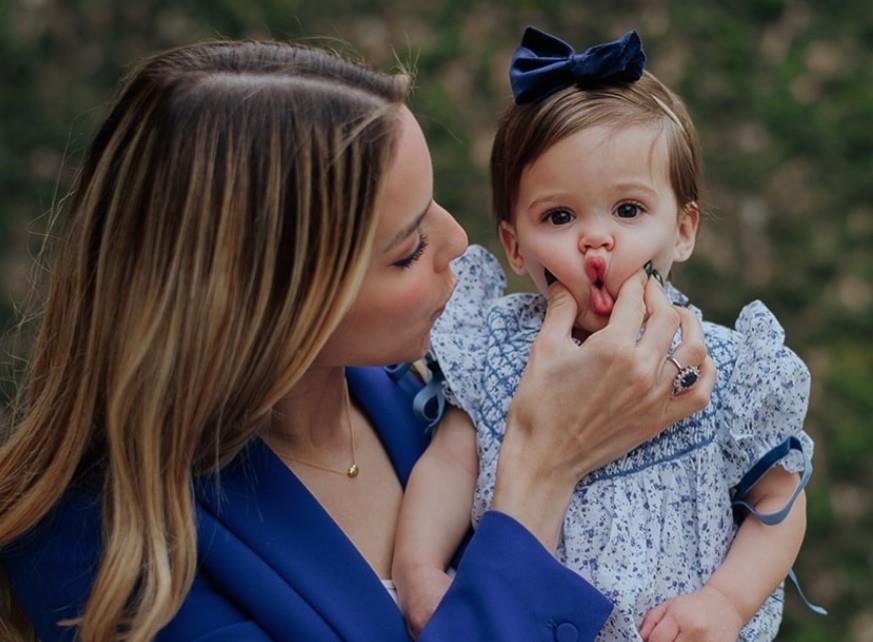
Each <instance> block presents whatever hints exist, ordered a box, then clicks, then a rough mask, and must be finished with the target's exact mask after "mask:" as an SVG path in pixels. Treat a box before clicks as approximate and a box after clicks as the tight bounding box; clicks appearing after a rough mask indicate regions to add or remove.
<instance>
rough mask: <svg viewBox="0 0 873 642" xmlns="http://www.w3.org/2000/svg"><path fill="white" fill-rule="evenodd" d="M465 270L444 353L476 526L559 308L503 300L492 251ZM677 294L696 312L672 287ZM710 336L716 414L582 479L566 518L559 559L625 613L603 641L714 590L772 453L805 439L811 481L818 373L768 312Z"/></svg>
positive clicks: (712, 330)
mask: <svg viewBox="0 0 873 642" xmlns="http://www.w3.org/2000/svg"><path fill="white" fill-rule="evenodd" d="M453 268H454V270H455V273H456V274H457V276H458V287H457V289H456V291H455V293H454V295H453V296H452V299H451V301H450V303H449V305H448V306H447V309H446V311H445V313H444V314H443V315H442V316H441V317H440V319H439V320H438V322H437V324H436V327H435V328H434V331H433V335H432V350H433V353H434V355H435V357H436V358H437V360H438V361H439V364H440V366H441V368H442V371H443V374H444V376H445V393H446V397H447V398H448V400H449V402H450V403H452V404H453V405H456V406H459V407H460V408H462V409H463V410H465V411H466V412H467V413H468V414H469V415H470V417H471V418H472V420H473V422H474V424H475V426H476V432H477V441H478V451H479V467H480V468H479V470H480V472H479V478H478V483H477V487H476V495H475V500H474V506H473V521H474V524H476V523H478V520H479V519H480V518H481V516H482V514H483V513H484V512H485V510H486V509H487V508H488V505H489V503H490V501H491V497H492V494H493V491H494V479H495V474H496V468H497V455H498V452H499V450H500V445H501V442H502V439H503V431H504V427H505V421H506V414H507V411H508V408H509V403H510V400H511V399H512V396H513V394H514V393H515V390H516V388H517V386H518V383H519V380H520V379H521V375H522V372H523V371H524V368H525V365H526V364H527V360H528V355H529V352H530V349H531V346H532V344H533V341H534V339H535V338H536V336H537V333H538V332H539V330H540V327H541V326H542V322H543V318H544V314H545V303H546V301H545V299H544V298H543V297H542V296H540V295H538V294H512V295H508V296H503V289H504V287H505V278H504V275H503V272H502V269H501V267H500V265H499V263H498V262H497V260H496V259H495V258H494V257H493V256H492V255H491V254H489V253H488V252H487V251H486V250H484V249H483V248H481V247H477V246H472V247H470V249H469V250H468V251H467V253H466V254H465V255H464V256H462V257H460V258H459V259H457V261H456V262H455V264H454V265H453ZM667 292H668V294H669V296H670V297H671V299H672V300H673V301H675V302H677V303H681V304H683V305H687V304H688V301H687V299H686V298H685V297H684V296H683V295H682V294H681V293H679V292H678V291H677V290H676V289H674V288H673V287H672V286H669V285H668V287H667ZM689 307H690V306H689ZM692 309H694V308H692ZM694 310H695V313H696V314H698V315H699V311H697V310H696V309H694ZM703 328H704V333H705V337H706V343H707V346H708V349H709V353H710V355H711V357H712V359H713V361H714V362H715V365H716V368H717V370H718V376H717V382H716V385H715V389H714V390H713V392H712V397H711V402H710V404H709V406H708V407H707V408H705V409H704V410H703V411H701V412H698V413H696V414H695V415H693V416H691V417H689V418H687V419H685V420H683V421H680V422H679V423H677V424H675V425H673V426H671V427H670V428H668V429H667V430H666V431H664V432H663V433H662V434H661V435H659V436H658V437H656V438H654V439H652V440H651V441H649V442H647V443H645V444H643V445H642V446H640V447H639V448H637V449H636V450H634V451H632V452H631V453H630V454H628V455H627V456H625V457H624V458H622V459H620V460H618V461H615V462H613V463H611V464H609V465H607V466H605V467H603V468H601V469H600V470H597V471H595V472H594V473H592V474H591V475H589V476H588V477H587V478H585V479H584V480H583V481H581V482H580V483H579V485H578V486H577V488H576V490H575V493H574V494H573V497H572V500H571V502H570V506H569V509H568V511H567V515H566V518H565V520H564V527H563V533H562V537H561V541H560V544H559V547H558V557H559V559H560V560H561V561H562V562H563V563H564V564H566V565H567V566H568V567H569V568H571V569H573V570H575V571H577V572H578V573H580V574H581V575H583V576H584V577H585V578H586V579H587V580H588V581H590V582H591V583H592V584H593V585H594V586H596V587H597V588H598V589H599V590H600V591H602V592H603V593H604V594H605V595H606V596H607V597H608V598H609V599H610V600H612V601H613V603H614V604H615V609H614V611H613V613H612V615H611V616H610V619H609V620H608V622H607V624H606V626H605V627H604V628H603V630H602V633H601V635H600V637H599V638H598V640H601V641H606V640H616V641H617V640H622V641H623V640H639V639H641V638H639V634H638V629H639V625H640V623H641V621H642V618H643V617H644V615H645V614H646V612H647V611H648V610H649V609H651V608H653V607H654V606H656V605H658V604H660V603H662V602H664V601H665V600H667V599H669V598H672V597H675V596H677V595H681V594H685V593H690V592H693V591H695V590H697V589H699V588H701V587H702V586H703V584H704V582H705V581H706V580H707V578H709V577H710V576H711V575H712V573H713V572H714V571H715V570H716V569H717V568H718V567H719V565H720V564H721V563H722V560H723V559H724V558H725V555H726V553H727V551H728V549H729V548H730V545H731V542H732V540H733V537H734V535H735V533H736V528H737V527H736V525H735V523H734V518H733V511H732V506H731V502H732V493H733V492H734V490H735V489H736V487H737V485H738V484H739V483H740V481H741V479H742V478H743V477H744V475H745V474H746V473H747V472H748V471H749V470H750V469H751V468H752V466H753V465H754V464H755V463H756V462H758V461H759V459H760V458H761V457H762V456H763V455H765V454H766V453H768V452H769V451H771V449H773V448H774V447H775V446H777V445H778V444H780V443H782V442H784V441H785V440H786V438H788V437H791V436H794V437H796V438H797V442H795V443H798V442H799V443H800V444H801V445H802V451H798V450H796V449H795V450H792V451H790V452H789V454H788V455H787V456H785V457H783V458H782V459H781V460H780V461H779V464H781V465H782V466H783V467H784V468H785V469H786V470H788V471H790V472H800V471H802V470H804V468H805V466H806V465H807V462H808V459H807V457H811V455H812V448H813V443H812V440H811V439H810V438H809V436H808V435H807V434H806V433H805V432H804V431H803V421H804V416H805V414H806V407H807V399H808V396H809V381H810V377H809V371H808V370H807V368H806V366H805V365H804V364H803V362H802V361H801V360H800V359H799V358H798V357H797V356H796V355H795V354H794V353H793V352H792V351H791V350H789V349H788V348H787V347H785V345H784V343H783V342H784V338H785V335H784V332H783V330H782V328H781V326H780V325H779V323H778V322H777V321H776V319H775V318H774V317H773V315H772V314H771V313H770V311H769V310H768V309H767V308H766V307H765V306H764V305H763V304H762V303H761V302H759V301H756V302H754V303H751V304H750V305H748V306H746V307H745V308H744V309H743V310H742V312H741V313H740V315H739V318H738V319H737V322H736V329H734V330H731V329H729V328H726V327H724V326H720V325H716V324H714V323H709V322H704V323H703ZM675 343H678V338H677V339H675V340H674V344H675ZM782 598H783V587H781V586H780V587H779V588H778V589H777V590H776V591H775V592H774V593H773V594H772V595H771V596H770V597H769V598H768V599H767V601H766V602H765V603H764V605H763V606H762V607H761V609H760V610H759V611H758V613H757V614H756V615H755V616H754V618H753V619H752V620H751V621H750V622H749V623H748V625H747V626H746V627H745V628H744V629H743V631H742V635H741V637H740V639H741V640H744V641H745V640H772V639H773V638H774V637H775V636H776V633H777V631H778V628H779V622H780V620H781V617H782Z"/></svg>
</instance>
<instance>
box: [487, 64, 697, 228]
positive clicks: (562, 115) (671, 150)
mask: <svg viewBox="0 0 873 642" xmlns="http://www.w3.org/2000/svg"><path fill="white" fill-rule="evenodd" d="M601 125H602V126H606V127H633V126H640V125H642V126H652V127H659V128H661V129H662V131H663V132H664V133H665V135H666V137H667V153H668V156H669V162H670V182H671V184H672V187H673V191H674V193H675V195H676V200H677V201H678V203H679V205H680V207H682V206H685V205H688V204H689V203H692V202H698V201H699V200H700V187H701V152H700V143H699V142H698V138H697V132H696V130H695V128H694V123H693V122H692V121H691V116H689V115H688V110H687V109H686V107H685V103H683V102H682V99H681V98H679V96H677V95H676V94H675V93H673V92H672V91H670V89H669V88H668V87H667V86H666V85H664V84H663V83H662V82H661V81H660V80H658V79H657V78H656V77H655V76H653V75H652V74H650V73H649V72H647V71H646V72H643V76H642V78H640V79H639V80H638V81H636V82H632V83H616V84H610V85H606V86H603V87H598V88H594V89H581V88H579V87H576V86H572V87H568V88H567V89H563V90H561V91H559V92H557V93H555V94H553V95H551V96H549V97H548V98H546V99H545V100H542V101H539V102H535V103H530V104H525V105H510V106H509V107H508V108H507V109H506V111H505V112H504V113H503V116H502V117H501V119H500V123H499V125H498V128H497V133H496V134H495V137H494V146H493V147H492V148H491V194H492V209H493V212H494V216H495V218H496V220H497V222H498V223H500V222H501V221H507V222H511V221H512V220H513V212H514V210H515V206H516V200H517V198H518V186H519V184H520V182H521V175H522V173H523V172H524V170H525V168H526V167H527V166H529V165H530V164H531V163H533V162H534V161H535V160H537V159H538V158H539V157H540V156H542V155H543V154H544V153H545V152H546V151H547V150H548V149H549V148H550V147H552V146H553V145H555V144H556V143H558V142H560V141H562V140H564V139H565V138H568V137H569V136H572V135H573V134H576V133H578V132H580V131H582V130H584V129H588V128H591V127H597V126H601Z"/></svg>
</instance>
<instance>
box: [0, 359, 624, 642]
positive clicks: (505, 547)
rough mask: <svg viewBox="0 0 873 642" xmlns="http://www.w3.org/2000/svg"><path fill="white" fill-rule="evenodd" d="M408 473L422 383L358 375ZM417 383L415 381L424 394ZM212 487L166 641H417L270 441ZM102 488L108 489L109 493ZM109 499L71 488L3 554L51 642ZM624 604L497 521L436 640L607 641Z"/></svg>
mask: <svg viewBox="0 0 873 642" xmlns="http://www.w3.org/2000/svg"><path fill="white" fill-rule="evenodd" d="M349 380H350V385H351V387H352V388H353V393H354V394H355V396H356V399H357V400H358V401H359V402H360V403H361V404H362V406H363V407H364V408H365V410H366V411H367V412H368V414H369V416H370V418H371V420H372V421H373V424H374V426H375V428H376V430H377V431H378V433H379V436H380V438H381V439H382V442H383V444H384V446H385V448H386V451H387V452H388V454H389V456H390V458H391V460H392V462H393V464H394V467H395V470H396V471H397V474H398V478H399V479H400V480H401V482H402V483H405V481H406V478H407V477H408V473H409V471H410V470H411V468H412V465H413V464H414V462H415V460H416V459H417V458H418V457H419V456H420V455H421V453H422V452H423V450H424V448H425V447H426V445H427V443H426V439H425V438H424V437H423V435H424V434H425V433H424V432H423V428H424V426H423V425H419V424H417V423H416V420H415V419H414V417H413V415H412V410H411V403H410V401H411V398H412V396H413V395H414V394H415V392H416V390H417V387H420V385H418V384H415V382H413V381H410V380H407V381H406V382H392V381H390V380H388V379H387V378H386V375H384V371H382V369H361V371H359V372H356V373H351V374H350V377H349ZM414 384H415V385H414ZM220 479H221V483H220V484H218V485H217V484H212V483H208V481H207V482H205V483H204V484H203V486H202V488H200V491H198V502H197V506H198V508H197V528H198V573H197V577H196V579H195V581H194V584H193V586H192V588H191V590H190V592H189V593H188V595H187V597H186V599H185V601H184V603H183V604H182V606H181V608H180V610H179V612H178V613H177V614H176V616H175V617H174V618H173V620H172V621H171V622H170V623H169V624H168V625H167V626H166V627H165V629H163V630H162V631H161V633H160V634H159V635H158V636H157V642H177V641H178V642H190V641H192V640H193V641H195V642H237V641H242V642H245V641H252V642H267V641H268V640H274V641H276V642H313V641H315V640H317V641H318V642H340V641H344V642H373V641H374V640H378V641H379V642H410V638H409V636H408V634H407V631H406V626H405V624H404V622H403V618H402V615H401V614H400V611H399V610H398V609H397V607H396V605H395V604H394V603H393V602H392V601H391V598H390V597H389V595H388V593H387V592H386V591H385V589H384V588H383V587H382V585H381V583H380V581H379V578H378V577H376V575H375V574H374V573H373V570H372V568H371V567H370V566H369V565H368V564H367V562H366V560H364V559H363V557H362V556H361V555H360V553H359V552H358V551H357V549H356V548H355V547H354V545H353V544H352V543H351V542H350V541H349V540H348V539H347V538H346V536H345V534H344V533H343V532H342V531H341V529H340V528H339V527H338V526H337V525H336V523H335V522H333V520H332V519H331V518H330V516H329V515H328V514H327V512H326V511H324V509H323V508H322V507H321V505H320V504H319V503H318V502H317V500H316V499H315V498H314V497H312V496H311V495H310V494H309V492H308V491H307V489H306V488H305V487H304V486H303V485H302V484H301V483H300V482H299V480H297V479H296V478H295V477H294V476H293V473H292V472H291V471H290V470H289V469H288V468H287V467H286V466H285V465H284V464H282V462H281V461H280V460H279V459H278V458H277V457H276V456H275V455H274V454H273V453H272V451H270V450H269V448H267V447H266V446H265V445H264V444H263V443H262V442H261V441H260V440H254V441H253V443H252V444H251V445H250V446H249V447H247V448H246V449H244V451H243V453H241V455H240V456H238V457H237V458H236V459H235V460H234V461H233V462H231V463H230V464H229V465H228V466H227V467H226V468H225V469H224V470H223V471H222V473H221V475H220ZM98 488H99V485H98ZM100 522H101V514H100V502H99V491H98V490H96V489H93V488H80V489H75V488H74V489H71V491H70V492H68V493H67V495H66V496H65V498H64V499H63V500H61V502H60V503H59V505H58V506H56V507H55V508H54V509H53V510H52V511H51V512H50V513H49V515H47V517H46V518H45V519H44V520H43V521H42V522H41V523H40V524H39V525H38V526H37V527H36V528H34V529H33V531H32V532H31V533H29V534H28V535H26V536H24V537H23V538H21V540H20V541H18V542H16V543H14V544H12V545H10V546H7V547H4V548H3V549H2V550H0V563H2V565H3V567H4V570H5V571H6V574H7V576H8V578H9V581H10V584H11V586H12V589H13V592H14V594H15V596H16V598H17V599H18V601H19V603H20V604H21V605H22V607H23V608H24V609H25V612H26V613H27V615H28V616H29V617H30V619H31V621H32V622H33V623H34V626H35V628H36V629H37V631H38V633H39V635H40V637H41V639H42V640H43V642H56V641H63V642H69V641H72V640H73V639H74V637H75V633H76V632H75V630H74V629H71V628H63V627H59V626H58V624H57V622H58V620H59V619H62V618H67V617H75V616H77V615H80V614H81V612H82V609H83V607H84V605H85V602H86V600H87V597H88V594H89V592H90V590H91V585H92V583H93V580H94V575H95V573H96V570H97V567H98V565H99V561H100V558H101V556H102V537H101V530H102V529H101V526H100ZM610 609H611V605H610V604H609V602H607V601H606V599H605V598H604V597H603V596H602V595H600V594H599V593H598V592H597V591H596V590H595V589H594V588H592V587H591V586H590V585H589V584H587V583H586V582H585V580H583V579H582V578H581V577H580V576H579V575H576V574H575V573H573V572H571V571H569V570H567V569H565V568H564V567H563V566H561V565H560V564H558V563H557V561H556V560H555V559H554V558H553V557H552V556H551V555H550V554H549V553H548V552H547V551H546V550H545V549H544V548H543V547H542V546H541V545H540V543H539V542H538V541H537V540H536V539H535V538H534V537H533V535H531V534H530V533H529V532H528V531H527V530H526V529H525V528H524V527H522V526H521V524H519V523H518V522H516V521H515V520H513V519H512V518H510V517H508V516H507V515H504V514H502V513H498V512H493V511H492V512H489V513H486V515H485V516H484V517H483V519H482V521H481V523H480V527H479V529H478V530H477V531H476V533H475V534H474V536H473V537H472V539H471V540H470V542H469V544H468V546H467V549H466V551H465V552H464V555H463V557H462V559H461V563H460V566H459V568H458V573H457V575H456V577H455V581H454V583H453V585H452V587H451V589H450V590H449V592H448V593H447V595H446V597H445V599H444V600H443V602H442V604H441V605H440V607H439V608H438V609H437V611H436V613H435V615H434V617H433V619H432V621H431V622H430V623H429V624H428V626H427V627H426V629H425V630H424V632H423V633H422V636H421V638H420V639H421V640H422V642H457V641H458V640H463V641H464V642H495V641H500V642H546V641H549V642H551V641H552V640H556V641H558V642H574V641H581V640H593V639H594V636H595V635H596V633H597V631H598V630H599V629H600V628H601V626H602V625H603V622H604V621H605V619H606V617H607V615H608V614H609V612H610Z"/></svg>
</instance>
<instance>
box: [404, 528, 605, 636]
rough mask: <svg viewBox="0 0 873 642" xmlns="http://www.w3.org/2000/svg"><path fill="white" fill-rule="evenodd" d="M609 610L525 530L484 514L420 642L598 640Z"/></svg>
mask: <svg viewBox="0 0 873 642" xmlns="http://www.w3.org/2000/svg"><path fill="white" fill-rule="evenodd" d="M611 611H612V604H611V603H610V602H609V601H608V600H607V599H606V598H605V597H604V596H603V595H601V594H600V593H599V592H598V591H597V590H596V589H595V588H594V587H592V586H591V585H590V584H588V583H587V582H585V580H583V579H582V578H581V577H580V576H579V575H577V574H576V573H574V572H572V571H570V570H569V569H567V568H565V567H564V566H562V565H560V564H559V563H558V562H557V560H555V558H554V557H552V555H550V554H549V552H548V551H546V550H545V549H544V548H543V547H542V545H541V544H540V543H539V541H538V540H537V539H536V538H535V537H534V536H533V535H532V534H531V533H530V532H529V531H528V530H527V529H525V528H524V527H523V526H522V525H521V524H520V523H518V522H517V521H515V520H514V519H512V518H511V517H509V516H508V515H506V514H504V513H499V512H496V511H489V512H487V513H485V515H484V516H483V517H482V520H481V522H480V524H479V528H478V529H477V531H476V534H475V535H474V536H473V538H472V539H471V541H470V543H469V545H468V546H467V550H466V551H465V553H464V557H463V558H462V559H461V564H460V566H459V567H458V573H457V575H456V576H455V579H454V581H453V582H452V586H451V588H450V589H449V591H448V593H446V596H445V598H443V601H442V602H441V603H440V606H439V608H438V609H437V610H436V612H435V613H434V616H433V617H432V618H431V620H430V622H428V625H427V626H426V627H425V629H424V631H423V632H422V634H421V637H420V638H419V640H420V641H421V642H444V641H448V640H476V641H479V640H481V641H483V642H484V641H485V640H501V642H553V641H556V642H575V641H579V642H582V641H584V640H594V638H595V637H596V636H597V633H598V632H599V631H600V628H601V627H602V626H603V624H604V622H605V621H606V618H607V617H608V616H609V614H610V612H611Z"/></svg>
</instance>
